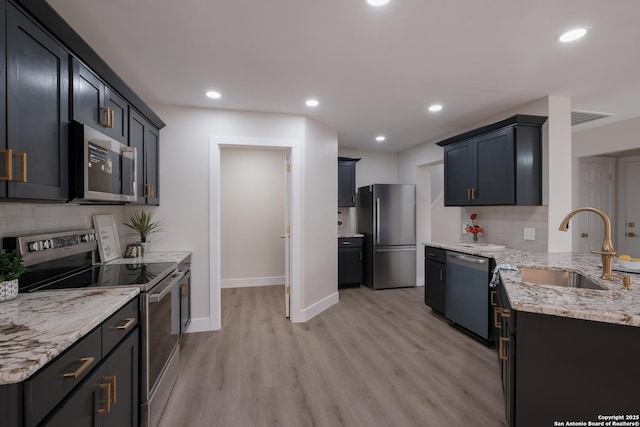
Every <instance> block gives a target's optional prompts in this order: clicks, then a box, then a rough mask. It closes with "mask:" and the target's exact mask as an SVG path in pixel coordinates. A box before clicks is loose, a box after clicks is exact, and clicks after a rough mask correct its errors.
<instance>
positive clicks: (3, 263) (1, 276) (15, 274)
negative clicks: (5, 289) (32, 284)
mask: <svg viewBox="0 0 640 427" xmlns="http://www.w3.org/2000/svg"><path fill="white" fill-rule="evenodd" d="M27 271H28V270H27V268H26V267H25V266H24V261H23V259H22V257H21V256H20V255H18V253H17V252H16V251H11V252H7V251H6V250H5V249H0V282H4V281H8V280H13V279H17V278H19V277H20V276H22V275H23V274H24V273H26V272H27Z"/></svg>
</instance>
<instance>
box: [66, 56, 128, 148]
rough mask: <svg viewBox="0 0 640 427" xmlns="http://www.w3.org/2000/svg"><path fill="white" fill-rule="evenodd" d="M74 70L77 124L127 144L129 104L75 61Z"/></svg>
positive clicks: (74, 110)
mask: <svg viewBox="0 0 640 427" xmlns="http://www.w3.org/2000/svg"><path fill="white" fill-rule="evenodd" d="M72 66H73V106H72V117H73V120H75V121H77V122H80V123H84V124H85V125H88V126H91V127H92V128H94V129H96V130H98V131H100V132H102V133H104V134H105V135H108V136H110V137H111V138H113V139H115V140H117V141H120V142H122V143H125V144H126V142H127V123H128V108H129V106H128V104H127V102H126V101H125V100H124V98H122V97H121V96H120V95H118V94H117V93H116V92H115V91H114V90H112V89H111V88H110V87H109V86H107V85H106V84H105V83H104V82H103V81H102V80H100V78H98V77H97V76H96V75H95V74H93V73H92V72H91V71H89V69H87V68H86V67H85V66H84V65H82V64H81V63H80V62H78V60H76V59H75V58H74V59H73V60H72Z"/></svg>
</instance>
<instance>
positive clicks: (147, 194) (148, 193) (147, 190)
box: [144, 184, 151, 197]
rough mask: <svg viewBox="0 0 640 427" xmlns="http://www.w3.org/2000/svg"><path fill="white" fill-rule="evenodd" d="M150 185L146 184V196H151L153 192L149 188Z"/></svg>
mask: <svg viewBox="0 0 640 427" xmlns="http://www.w3.org/2000/svg"><path fill="white" fill-rule="evenodd" d="M150 187H151V184H145V185H144V197H151V192H150V190H149V188H150Z"/></svg>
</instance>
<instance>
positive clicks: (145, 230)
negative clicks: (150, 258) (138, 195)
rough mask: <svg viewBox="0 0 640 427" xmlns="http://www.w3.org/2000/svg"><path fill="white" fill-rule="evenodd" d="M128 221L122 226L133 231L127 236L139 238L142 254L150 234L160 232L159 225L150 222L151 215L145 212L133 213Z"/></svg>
mask: <svg viewBox="0 0 640 427" xmlns="http://www.w3.org/2000/svg"><path fill="white" fill-rule="evenodd" d="M129 221H130V222H129V223H125V224H124V225H126V226H127V227H129V228H131V229H132V230H134V231H135V233H130V234H129V235H137V236H138V237H139V238H140V243H141V244H142V248H143V254H144V248H145V246H146V245H145V244H146V243H147V237H149V235H150V234H152V233H155V232H157V231H160V230H161V228H160V227H161V224H160V222H159V221H158V222H153V221H151V214H148V213H146V212H145V211H140V212H134V213H133V214H131V217H130V218H129Z"/></svg>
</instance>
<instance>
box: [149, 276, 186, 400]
mask: <svg viewBox="0 0 640 427" xmlns="http://www.w3.org/2000/svg"><path fill="white" fill-rule="evenodd" d="M182 276H183V273H180V272H178V271H177V270H176V271H175V272H174V273H172V274H170V275H169V276H168V277H167V278H166V279H164V280H163V281H161V282H160V283H159V284H158V285H157V286H155V287H153V289H151V290H150V291H149V292H148V293H146V294H144V295H143V309H144V310H145V313H144V316H143V322H142V334H143V336H142V339H143V342H142V367H141V368H142V369H141V370H142V382H141V385H142V390H141V391H142V396H141V397H142V401H143V402H148V401H150V400H152V398H153V396H154V395H155V393H156V389H157V388H158V386H159V384H160V383H161V382H163V381H162V380H163V376H164V371H165V370H166V369H167V366H168V365H169V362H170V361H171V359H172V358H173V357H174V352H175V350H176V349H177V347H178V338H179V336H180V283H181V280H182ZM171 387H173V382H171Z"/></svg>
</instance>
